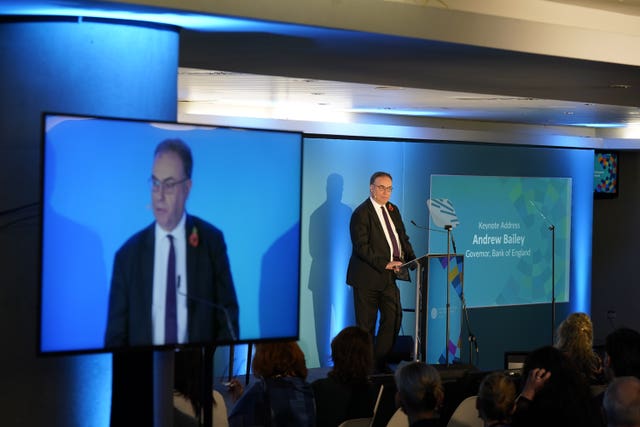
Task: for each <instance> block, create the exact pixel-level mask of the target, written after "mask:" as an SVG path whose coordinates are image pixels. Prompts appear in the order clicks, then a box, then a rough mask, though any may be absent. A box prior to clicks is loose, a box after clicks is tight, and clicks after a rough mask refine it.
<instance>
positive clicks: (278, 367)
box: [253, 341, 307, 379]
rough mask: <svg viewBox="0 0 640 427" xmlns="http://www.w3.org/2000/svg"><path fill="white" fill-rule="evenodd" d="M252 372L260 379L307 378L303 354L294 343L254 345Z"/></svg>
mask: <svg viewBox="0 0 640 427" xmlns="http://www.w3.org/2000/svg"><path fill="white" fill-rule="evenodd" d="M253 372H254V373H255V374H256V375H258V376H260V377H262V378H274V377H278V376H287V377H300V378H302V379H306V378H307V365H306V362H305V359H304V353H303V352H302V350H301V349H300V347H299V346H298V344H297V343H296V342H295V341H277V342H266V343H259V344H256V354H255V355H254V356H253Z"/></svg>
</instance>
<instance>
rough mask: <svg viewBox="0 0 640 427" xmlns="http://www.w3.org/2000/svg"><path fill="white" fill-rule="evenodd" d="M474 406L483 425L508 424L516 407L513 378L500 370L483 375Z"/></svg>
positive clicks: (496, 425)
mask: <svg viewBox="0 0 640 427" xmlns="http://www.w3.org/2000/svg"><path fill="white" fill-rule="evenodd" d="M476 408H477V409H478V416H479V417H480V418H481V419H482V421H484V425H485V427H489V426H492V427H498V426H500V427H508V426H510V425H511V416H512V415H513V412H514V411H515V409H516V386H515V384H514V383H513V380H512V379H511V378H509V377H508V376H506V375H505V374H503V373H502V372H494V373H492V374H489V375H487V376H486V377H484V379H483V380H482V382H481V383H480V389H479V391H478V399H477V400H476Z"/></svg>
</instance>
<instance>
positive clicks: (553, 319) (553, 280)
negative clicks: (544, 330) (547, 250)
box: [549, 224, 556, 345]
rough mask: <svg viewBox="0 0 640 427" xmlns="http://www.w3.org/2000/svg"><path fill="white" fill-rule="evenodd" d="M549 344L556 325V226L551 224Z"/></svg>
mask: <svg viewBox="0 0 640 427" xmlns="http://www.w3.org/2000/svg"><path fill="white" fill-rule="evenodd" d="M549 230H551V345H553V336H554V333H555V326H556V227H555V225H553V224H551V225H550V226H549Z"/></svg>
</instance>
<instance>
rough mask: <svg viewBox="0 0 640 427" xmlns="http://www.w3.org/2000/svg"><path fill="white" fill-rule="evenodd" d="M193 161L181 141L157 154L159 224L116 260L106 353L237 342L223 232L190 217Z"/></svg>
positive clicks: (154, 193) (154, 179) (154, 185)
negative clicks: (118, 349)
mask: <svg viewBox="0 0 640 427" xmlns="http://www.w3.org/2000/svg"><path fill="white" fill-rule="evenodd" d="M192 170H193V158H192V156H191V149H190V148H189V146H188V145H186V144H185V143H184V142H183V141H182V140H179V139H168V140H165V141H163V142H161V143H160V144H159V145H158V146H157V147H156V150H155V153H154V158H153V170H152V175H151V182H150V185H151V202H152V208H153V216H154V217H155V222H154V223H152V224H151V225H149V226H148V227H146V228H145V229H143V230H142V231H140V232H138V233H136V234H135V235H133V236H132V237H131V238H130V239H129V240H127V242H126V243H125V244H124V245H122V247H121V248H120V249H119V250H118V252H116V256H115V260H114V264H113V276H112V278H111V290H110V294H109V314H108V319H107V332H106V335H105V346H106V347H107V348H116V347H122V346H140V345H142V346H149V345H164V344H183V343H211V342H215V341H229V340H233V339H236V338H237V337H238V302H237V300H236V293H235V289H234V286H233V280H232V278H231V270H230V268H229V259H228V258H227V247H226V244H225V242H224V237H223V235H222V232H221V231H220V230H218V229H217V228H215V227H214V226H213V225H211V224H209V223H207V222H205V221H203V220H202V219H200V218H197V217H195V216H192V215H188V214H187V213H186V211H185V205H186V202H187V198H188V197H189V192H190V191H191V185H192V182H191V172H192Z"/></svg>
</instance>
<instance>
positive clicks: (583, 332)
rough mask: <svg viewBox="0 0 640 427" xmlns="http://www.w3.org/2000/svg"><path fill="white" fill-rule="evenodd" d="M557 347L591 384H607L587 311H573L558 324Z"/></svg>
mask: <svg viewBox="0 0 640 427" xmlns="http://www.w3.org/2000/svg"><path fill="white" fill-rule="evenodd" d="M555 347H556V348H557V349H558V350H560V351H561V352H563V353H564V354H565V355H567V357H568V358H569V359H571V361H572V362H573V363H574V365H575V366H576V368H577V369H578V371H579V372H580V373H581V374H582V375H583V376H584V377H585V379H586V380H587V382H588V383H589V385H598V384H605V377H604V370H603V366H602V360H601V359H600V357H599V356H598V355H597V354H596V353H595V352H594V351H593V324H592V323H591V318H590V317H589V315H587V314H586V313H571V314H570V315H569V316H568V317H567V318H566V319H565V320H564V321H563V322H562V323H560V326H558V330H557V331H556V343H555Z"/></svg>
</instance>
